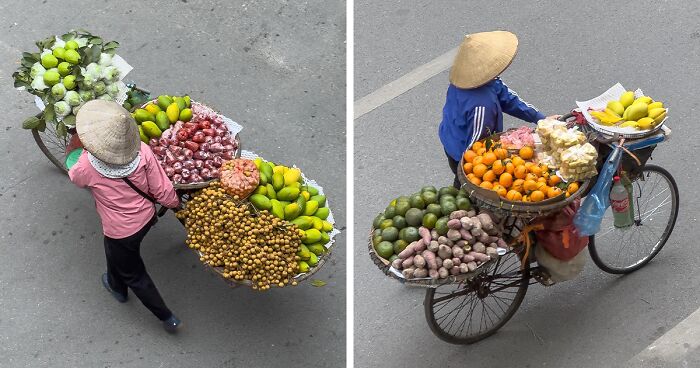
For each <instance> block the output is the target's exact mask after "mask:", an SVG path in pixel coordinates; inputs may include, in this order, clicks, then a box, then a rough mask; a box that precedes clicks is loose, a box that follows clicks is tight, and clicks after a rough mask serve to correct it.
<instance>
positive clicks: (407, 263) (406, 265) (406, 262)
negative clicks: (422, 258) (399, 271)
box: [401, 256, 415, 269]
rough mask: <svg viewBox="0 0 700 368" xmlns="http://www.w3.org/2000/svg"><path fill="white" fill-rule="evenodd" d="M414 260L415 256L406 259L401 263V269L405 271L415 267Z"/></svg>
mask: <svg viewBox="0 0 700 368" xmlns="http://www.w3.org/2000/svg"><path fill="white" fill-rule="evenodd" d="M413 258H415V256H411V257H408V258H406V259H404V260H403V262H401V267H403V269H407V268H409V267H411V266H413Z"/></svg>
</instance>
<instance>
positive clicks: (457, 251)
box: [452, 245, 464, 258]
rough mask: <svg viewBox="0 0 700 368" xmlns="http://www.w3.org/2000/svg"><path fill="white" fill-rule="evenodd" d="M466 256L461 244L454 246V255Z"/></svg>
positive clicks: (458, 256)
mask: <svg viewBox="0 0 700 368" xmlns="http://www.w3.org/2000/svg"><path fill="white" fill-rule="evenodd" d="M462 256H464V249H463V248H462V247H460V246H459V245H455V246H454V247H452V257H453V258H454V257H457V258H462Z"/></svg>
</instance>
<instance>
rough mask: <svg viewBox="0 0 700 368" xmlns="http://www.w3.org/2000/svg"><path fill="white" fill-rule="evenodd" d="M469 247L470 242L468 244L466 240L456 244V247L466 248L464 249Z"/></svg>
mask: <svg viewBox="0 0 700 368" xmlns="http://www.w3.org/2000/svg"><path fill="white" fill-rule="evenodd" d="M467 245H469V242H467V241H466V240H464V239H462V240H457V242H456V243H455V246H457V247H460V248H464V247H466V246H467Z"/></svg>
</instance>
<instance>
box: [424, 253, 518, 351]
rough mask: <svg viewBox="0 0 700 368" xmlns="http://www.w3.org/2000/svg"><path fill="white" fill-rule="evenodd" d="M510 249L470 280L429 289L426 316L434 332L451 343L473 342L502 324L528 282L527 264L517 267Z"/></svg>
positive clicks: (509, 316) (516, 258) (515, 305)
mask: <svg viewBox="0 0 700 368" xmlns="http://www.w3.org/2000/svg"><path fill="white" fill-rule="evenodd" d="M520 259H521V255H520V253H518V252H515V251H513V250H511V251H509V252H508V253H506V254H504V255H503V256H501V257H500V259H499V260H498V261H496V262H495V263H493V264H492V265H490V266H488V268H487V269H486V270H484V272H482V273H481V274H479V275H478V276H475V277H474V278H473V279H471V280H470V281H466V282H462V283H459V284H446V285H441V286H438V287H437V288H430V289H428V290H427V292H426V294H425V300H424V303H423V304H424V307H425V317H426V319H427V320H428V325H429V326H430V329H431V330H432V331H433V333H434V334H435V335H436V336H437V337H439V338H440V339H442V340H444V341H446V342H449V343H452V344H473V343H475V342H477V341H480V340H483V339H485V338H487V337H489V336H491V335H493V334H494V333H496V331H497V330H498V329H499V328H501V327H503V325H505V324H506V322H508V320H509V319H510V318H511V317H513V315H514V314H515V311H517V310H518V307H520V303H522V301H523V298H525V293H526V292H527V287H528V286H529V282H530V265H529V263H526V265H525V269H524V270H520Z"/></svg>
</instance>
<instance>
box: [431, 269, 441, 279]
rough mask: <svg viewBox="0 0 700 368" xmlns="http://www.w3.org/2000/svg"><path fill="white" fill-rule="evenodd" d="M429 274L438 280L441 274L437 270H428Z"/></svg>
mask: <svg viewBox="0 0 700 368" xmlns="http://www.w3.org/2000/svg"><path fill="white" fill-rule="evenodd" d="M428 276H430V278H432V279H436V280H437V279H438V277H440V274H439V273H438V271H437V270H428Z"/></svg>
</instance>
